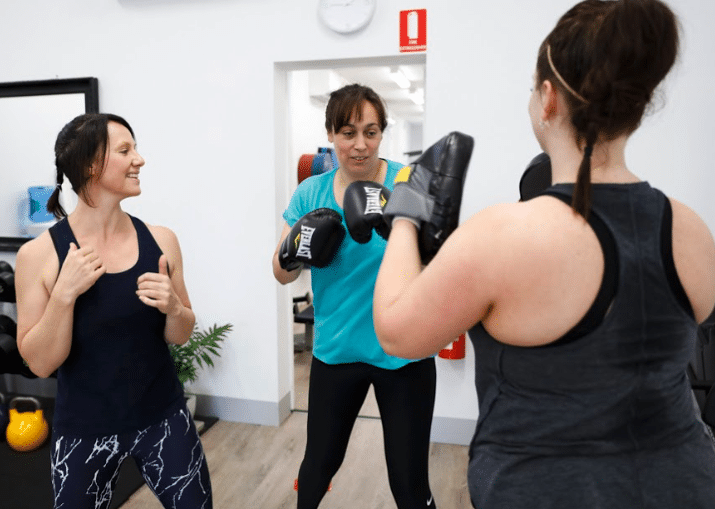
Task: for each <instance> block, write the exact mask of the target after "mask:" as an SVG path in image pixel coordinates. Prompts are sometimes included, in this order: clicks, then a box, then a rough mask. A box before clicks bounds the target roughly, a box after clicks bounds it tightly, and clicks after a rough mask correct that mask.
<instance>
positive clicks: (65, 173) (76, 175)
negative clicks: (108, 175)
mask: <svg viewBox="0 0 715 509" xmlns="http://www.w3.org/2000/svg"><path fill="white" fill-rule="evenodd" d="M109 122H116V123H118V124H121V125H123V126H124V127H126V128H127V129H129V132H130V133H131V135H132V137H134V131H133V130H132V128H131V127H130V125H129V123H128V122H127V121H126V120H124V119H123V118H122V117H119V116H117V115H112V114H111V113H85V114H84V115H80V116H78V117H75V118H74V119H72V120H71V121H70V122H69V123H68V124H67V125H65V126H64V127H63V128H62V130H61V131H60V133H59V134H58V135H57V141H56V142H55V167H56V170H57V185H56V186H55V191H54V192H53V193H52V195H51V196H50V199H49V200H48V201H47V210H48V211H49V212H51V213H52V214H54V216H55V217H57V218H62V217H64V216H66V215H67V213H66V212H65V210H64V209H63V208H62V205H61V204H60V200H59V197H60V186H61V185H62V182H63V180H64V177H67V179H68V180H69V181H70V184H72V190H73V191H74V192H75V193H77V194H78V195H80V196H81V197H82V198H83V199H84V200H85V201H86V202H88V203H89V197H88V196H87V184H88V183H89V180H90V179H91V178H92V175H91V174H90V168H91V167H92V165H93V164H96V167H97V168H99V174H97V175H96V176H97V177H99V175H101V172H102V170H103V169H104V162H105V155H106V153H107V146H108V143H109V133H108V130H107V125H108V124H109Z"/></svg>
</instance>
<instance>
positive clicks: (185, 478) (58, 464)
mask: <svg viewBox="0 0 715 509" xmlns="http://www.w3.org/2000/svg"><path fill="white" fill-rule="evenodd" d="M129 456H131V457H133V458H134V460H135V461H136V463H137V466H138V467H139V470H140V471H141V473H142V475H143V476H144V479H145V480H146V483H147V485H148V486H149V488H150V489H151V490H152V491H153V492H154V494H155V495H156V497H157V498H158V499H159V500H160V501H161V503H162V505H163V506H164V507H165V508H171V509H211V508H212V494H211V480H210V479H209V469H208V465H207V463H206V457H205V456H204V451H203V447H202V446H201V442H200V440H199V436H198V433H197V432H196V428H195V426H194V422H193V419H191V416H190V415H189V414H188V411H187V410H185V409H182V410H179V411H178V412H177V413H176V414H174V415H172V416H171V417H169V418H168V419H166V420H164V421H162V422H160V423H158V424H155V425H153V426H150V427H148V428H146V429H144V430H141V431H136V432H133V433H125V434H121V435H110V436H106V437H99V438H80V437H70V436H56V435H55V436H53V437H52V450H51V459H52V488H53V490H54V494H55V509H107V508H108V507H109V504H110V502H111V500H112V494H113V493H114V488H115V486H116V484H117V478H118V476H119V467H120V466H121V464H122V462H123V461H124V459H126V458H127V457H129Z"/></svg>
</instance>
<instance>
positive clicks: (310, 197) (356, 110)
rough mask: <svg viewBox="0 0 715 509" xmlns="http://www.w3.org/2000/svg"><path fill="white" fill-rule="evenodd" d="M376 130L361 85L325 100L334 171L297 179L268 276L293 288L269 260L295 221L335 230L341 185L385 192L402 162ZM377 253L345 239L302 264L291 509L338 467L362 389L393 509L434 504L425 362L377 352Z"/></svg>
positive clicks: (371, 97) (369, 96) (305, 504)
mask: <svg viewBox="0 0 715 509" xmlns="http://www.w3.org/2000/svg"><path fill="white" fill-rule="evenodd" d="M385 127H387V115H386V112H385V107H384V105H383V102H382V100H381V98H380V96H378V95H377V94H376V93H375V92H374V91H373V90H372V89H370V88H369V87H365V86H362V85H356V84H353V85H348V86H345V87H343V88H341V89H339V90H336V91H334V92H333V93H331V94H330V100H329V102H328V106H327V108H326V112H325V128H326V130H327V133H328V140H329V141H330V142H331V143H333V144H334V147H335V152H336V154H337V158H338V162H339V167H338V168H337V169H334V170H332V171H329V172H327V173H323V174H321V175H316V176H313V177H310V178H308V179H306V180H305V181H303V182H301V184H300V185H299V186H298V189H297V190H296V192H295V193H294V194H293V197H292V198H291V201H290V204H289V205H288V208H287V209H286V211H285V213H284V214H283V217H284V219H285V220H286V224H285V226H284V228H283V234H282V235H281V240H280V242H279V243H278V247H277V248H276V252H275V254H274V256H273V273H274V275H275V277H276V279H277V280H278V281H279V282H280V283H281V284H287V283H290V282H293V281H295V280H296V279H297V277H298V275H299V274H300V270H301V268H302V265H300V266H299V267H298V268H297V269H294V270H286V268H283V267H281V262H280V260H279V253H280V251H281V246H282V245H283V241H284V240H285V239H286V237H287V236H288V234H289V233H290V230H291V228H292V226H293V225H294V224H295V223H296V222H297V221H298V220H300V219H301V218H303V217H304V216H306V214H311V213H312V212H314V211H315V210H317V209H321V208H329V209H332V210H334V211H336V212H337V213H339V215H340V220H341V221H342V223H343V226H345V217H344V213H343V197H344V194H345V189H346V188H347V187H348V185H349V184H351V183H352V182H355V181H358V180H361V181H372V182H376V183H378V184H381V185H383V186H385V187H386V188H387V189H389V190H392V188H393V186H394V181H395V177H396V175H397V172H398V171H399V170H400V169H401V168H402V167H403V165H401V164H398V163H395V162H393V161H388V160H385V159H380V158H379V157H378V150H379V148H380V142H381V141H382V135H383V132H384V130H385ZM385 246H386V241H385V240H384V239H383V238H381V237H380V236H379V235H376V234H375V235H372V238H371V239H370V241H369V242H367V243H366V244H359V243H357V242H356V241H355V240H353V239H352V238H351V237H350V236H349V235H346V236H345V238H344V240H343V241H342V243H341V245H340V248H339V249H338V250H337V253H336V254H335V256H334V257H333V258H332V261H331V262H330V263H329V264H328V265H327V266H325V267H322V268H317V267H315V266H314V267H311V282H312V290H313V306H314V308H315V340H314V349H313V361H312V364H311V369H310V388H309V395H308V440H307V445H306V451H305V456H304V458H303V462H302V464H301V467H300V472H299V474H298V509H310V508H316V507H318V505H319V504H320V501H321V500H322V498H323V496H324V495H325V493H326V491H327V489H328V486H329V485H330V480H331V479H332V477H333V476H334V475H335V473H336V472H337V470H338V468H339V467H340V464H341V463H342V461H343V458H344V456H345V450H346V449H347V445H348V440H349V439H350V433H351V431H352V428H353V425H354V424H355V420H356V419H357V415H358V412H359V411H360V408H361V407H362V405H363V402H364V401H365V397H366V396H367V392H368V389H369V388H370V385H373V387H374V389H375V398H376V400H377V404H378V407H379V409H380V416H381V419H382V426H383V434H384V440H385V457H386V459H387V470H388V476H389V478H390V488H391V489H392V493H393V496H394V497H395V501H396V503H397V507H398V508H400V509H404V508H408V507H409V508H412V507H425V508H430V507H431V508H434V507H436V505H435V502H434V498H433V496H432V493H431V491H430V487H429V477H428V468H427V465H428V455H429V438H430V428H431V424H432V411H433V408H434V395H435V383H436V382H435V379H436V372H435V363H434V358H432V357H430V358H427V359H422V360H418V361H410V360H407V359H401V358H398V357H393V356H390V355H387V354H386V353H385V352H384V350H383V349H382V348H381V347H380V344H379V343H378V341H377V336H376V335H375V329H374V327H373V319H372V297H373V290H374V287H375V280H376V278H377V271H378V269H379V267H380V263H381V261H382V256H383V253H384V251H385ZM288 268H291V267H288Z"/></svg>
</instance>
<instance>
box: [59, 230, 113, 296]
mask: <svg viewBox="0 0 715 509" xmlns="http://www.w3.org/2000/svg"><path fill="white" fill-rule="evenodd" d="M105 272H106V269H105V268H104V266H103V265H102V260H101V259H100V258H99V255H98V254H97V253H96V252H95V250H94V248H92V247H88V246H85V247H81V248H78V247H77V245H76V244H75V243H74V242H71V243H70V248H69V251H68V252H67V257H66V258H65V261H64V263H63V264H62V269H61V270H60V273H59V275H58V276H57V283H56V284H55V287H54V290H53V293H55V294H56V295H57V296H60V297H61V298H64V299H65V301H66V302H74V301H75V300H77V297H79V296H80V295H82V294H83V293H84V292H86V291H87V290H89V289H90V288H91V287H92V285H94V283H95V282H96V281H97V279H99V277H100V276H101V275H102V274H104V273H105Z"/></svg>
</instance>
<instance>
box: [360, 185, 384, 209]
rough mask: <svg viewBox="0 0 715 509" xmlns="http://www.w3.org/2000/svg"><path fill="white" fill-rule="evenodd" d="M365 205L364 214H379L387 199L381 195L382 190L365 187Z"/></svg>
mask: <svg viewBox="0 0 715 509" xmlns="http://www.w3.org/2000/svg"><path fill="white" fill-rule="evenodd" d="M365 194H366V195H367V203H366V204H365V214H380V215H382V208H383V207H384V206H385V203H386V202H387V199H386V198H385V197H384V196H383V195H382V189H381V188H378V187H366V188H365Z"/></svg>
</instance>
